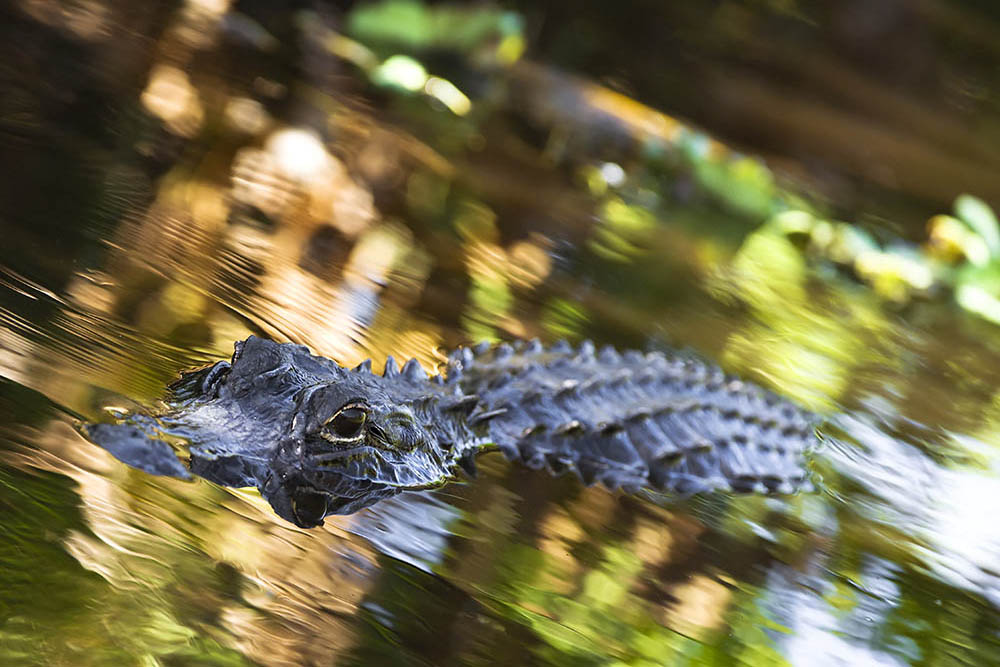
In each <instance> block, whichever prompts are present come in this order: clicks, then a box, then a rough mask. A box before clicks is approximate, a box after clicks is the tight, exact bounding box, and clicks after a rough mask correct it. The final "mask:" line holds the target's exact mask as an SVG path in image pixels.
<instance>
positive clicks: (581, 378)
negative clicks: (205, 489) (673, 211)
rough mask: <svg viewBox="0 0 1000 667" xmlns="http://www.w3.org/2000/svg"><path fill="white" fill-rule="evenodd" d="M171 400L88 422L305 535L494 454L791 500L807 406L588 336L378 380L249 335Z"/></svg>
mask: <svg viewBox="0 0 1000 667" xmlns="http://www.w3.org/2000/svg"><path fill="white" fill-rule="evenodd" d="M166 406H167V407H166V409H165V410H162V411H160V412H159V413H149V414H145V413H141V412H134V413H131V414H128V415H126V416H124V417H122V418H121V419H119V420H118V421H117V422H115V423H97V424H84V425H82V430H83V432H84V433H85V435H86V436H87V437H88V438H90V439H91V440H92V441H94V442H95V443H97V444H98V445H100V446H102V447H104V448H105V449H107V450H108V451H110V452H111V453H112V454H114V455H115V456H116V457H117V458H119V459H121V460H122V461H124V462H126V463H128V464H130V465H133V466H135V467H137V468H140V469H142V470H145V471H147V472H150V473H154V474H161V475H173V476H177V477H189V476H190V473H194V474H196V475H199V476H201V477H204V478H206V479H209V480H211V481H213V482H216V483H218V484H222V485H226V486H236V487H242V486H256V487H257V488H258V489H259V490H260V492H261V494H262V495H263V497H264V498H265V499H267V500H268V502H270V503H271V506H272V507H273V508H274V510H275V512H277V514H278V515H280V516H281V517H283V518H285V519H287V520H290V521H292V522H294V523H295V524H297V525H299V526H302V527H312V526H316V525H319V524H321V523H322V522H323V518H324V517H325V516H327V515H329V514H346V513H350V512H354V511H357V510H359V509H361V508H363V507H366V506H368V505H371V504H373V503H375V502H377V501H378V500H380V499H382V498H385V497H388V496H391V495H394V494H396V493H399V492H400V491H405V490H410V489H425V488H433V487H437V486H440V485H442V484H444V483H446V482H447V481H448V480H450V479H452V478H453V477H454V475H455V474H456V472H457V471H458V470H459V469H465V470H466V471H469V472H470V473H471V472H473V471H474V462H473V461H474V458H475V456H476V455H478V454H480V453H482V452H485V451H490V450H500V451H501V452H503V454H504V455H505V456H506V457H507V458H508V459H512V460H517V461H521V462H523V463H525V464H527V465H528V466H531V467H533V468H543V467H545V468H548V469H549V470H551V471H552V472H553V473H563V472H566V471H570V470H572V471H575V472H576V473H577V474H578V475H579V476H580V478H581V479H582V480H583V481H584V482H585V483H587V484H592V483H594V482H601V483H603V484H605V485H606V486H608V487H609V488H612V489H614V488H622V489H624V490H626V491H630V492H631V491H636V490H639V489H643V488H647V489H652V490H656V491H662V492H669V493H677V494H684V495H688V494H692V493H698V492H702V491H712V490H728V491H736V492H760V493H782V494H783V493H792V492H794V491H796V490H798V489H800V488H802V487H803V486H805V485H807V484H808V480H807V469H806V465H805V454H806V453H807V451H808V450H809V449H810V448H811V447H812V445H813V444H815V442H816V435H815V432H814V426H815V422H816V419H815V417H814V416H813V415H810V414H809V413H807V412H805V411H804V410H802V409H800V408H798V407H797V406H795V405H793V404H792V403H790V402H788V401H787V400H785V399H782V398H780V397H778V396H776V395H775V394H772V393H770V392H768V391H765V390H764V389H761V388H760V387H757V386H756V385H753V384H750V383H747V382H744V381H741V380H739V379H737V378H734V377H732V376H728V375H726V374H724V373H723V372H722V371H721V370H719V369H718V368H716V367H714V366H711V365H708V364H705V363H703V362H701V361H697V360H694V359H690V358H685V357H682V356H676V357H674V356H670V355H667V354H664V353H661V352H652V353H648V354H643V353H639V352H633V351H629V352H624V353H619V352H617V351H615V350H614V349H612V348H610V347H607V348H603V349H601V350H599V351H598V350H595V349H594V346H593V345H592V344H590V343H583V344H582V345H580V346H578V347H575V348H574V347H572V346H570V345H569V344H566V343H558V344H556V345H553V346H550V347H544V346H542V345H541V344H540V343H538V342H537V341H530V342H524V341H522V342H518V343H515V344H513V345H510V344H500V345H487V344H481V345H478V346H475V347H472V348H469V347H463V348H459V349H458V350H456V351H454V352H453V353H452V354H451V355H450V356H449V358H448V362H447V365H446V367H445V368H444V369H443V370H442V373H441V374H439V375H436V376H433V377H428V376H427V374H426V373H425V372H424V370H423V369H422V368H421V366H420V364H419V363H418V362H417V361H416V360H410V361H409V362H407V363H406V364H405V365H404V366H403V367H402V368H399V367H398V366H397V364H396V362H395V361H394V360H393V359H392V358H391V357H390V358H389V359H388V360H387V361H386V365H385V370H384V371H383V373H382V374H381V375H378V374H376V373H373V372H372V369H371V363H370V362H365V363H363V364H361V365H360V366H358V367H357V368H354V369H350V370H349V369H346V368H342V367H341V366H339V365H338V364H336V363H335V362H333V361H331V360H329V359H325V358H323V357H317V356H314V355H312V354H310V353H309V350H308V349H307V348H305V347H303V346H301V345H293V344H290V343H281V344H279V343H275V342H273V341H269V340H266V339H262V338H257V337H254V336H251V337H250V338H248V339H247V340H245V341H241V342H238V343H236V349H235V353H234V354H233V358H232V361H231V362H226V361H220V362H218V363H216V364H215V365H213V366H210V367H208V368H205V369H202V370H199V371H195V372H191V373H186V374H184V376H183V377H182V378H181V380H179V381H178V382H176V383H175V384H174V385H172V394H171V396H170V397H169V398H168V399H167V401H166ZM178 449H186V451H187V455H188V457H189V458H188V459H187V464H186V465H185V464H184V463H182V462H181V459H179V458H178V456H177V453H176V452H177V450H178ZM189 471H190V472H189Z"/></svg>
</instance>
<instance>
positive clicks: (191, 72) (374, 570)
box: [0, 0, 1000, 665]
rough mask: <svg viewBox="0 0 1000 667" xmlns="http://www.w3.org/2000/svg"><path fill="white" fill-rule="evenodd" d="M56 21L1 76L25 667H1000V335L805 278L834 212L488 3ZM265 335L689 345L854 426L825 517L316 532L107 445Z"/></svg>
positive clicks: (399, 515) (388, 513) (486, 516)
mask: <svg viewBox="0 0 1000 667" xmlns="http://www.w3.org/2000/svg"><path fill="white" fill-rule="evenodd" d="M44 4H45V3H36V2H30V1H24V2H20V3H17V9H16V12H17V23H16V25H15V26H14V27H13V28H10V29H8V28H3V29H0V32H4V33H7V32H12V31H15V30H16V31H20V32H18V34H19V35H21V34H23V35H29V36H32V37H34V38H35V39H36V40H39V41H40V42H44V43H47V44H49V47H50V49H51V51H52V53H53V54H55V55H54V58H55V60H57V61H59V63H60V67H57V68H55V70H54V71H53V72H51V73H48V74H46V72H38V71H34V70H32V71H25V72H24V73H20V72H18V71H16V68H15V69H13V70H11V71H10V72H5V74H4V76H6V77H9V78H10V79H11V89H12V91H14V92H16V93H17V94H13V93H12V94H11V95H10V96H5V101H4V103H3V104H4V105H6V106H5V107H4V109H5V111H3V112H0V126H2V130H3V133H2V134H0V142H2V143H3V146H4V148H7V149H9V150H10V151H11V153H12V154H13V156H14V157H15V158H17V159H18V161H17V162H12V161H7V162H6V164H7V165H8V166H7V167H5V169H4V175H5V177H7V178H8V181H9V183H8V184H7V185H8V186H9V187H6V188H5V190H4V191H3V197H4V199H3V201H4V203H5V204H6V203H12V205H11V208H10V209H9V210H7V211H3V214H4V216H5V220H4V224H5V228H4V232H5V245H4V246H3V247H2V248H0V376H2V377H0V662H3V663H4V664H72V665H86V664H94V665H103V664H125V663H130V664H219V665H223V664H226V665H229V664H266V665H302V664H332V663H343V664H362V663H365V664H372V663H373V662H374V663H376V664H382V663H392V664H415V663H416V664H466V663H490V664H497V663H499V664H549V663H552V664H580V663H585V664H635V665H657V664H665V663H666V664H719V665H728V664H739V663H744V664H754V665H756V664H775V665H780V664H795V665H825V664H830V665H833V664H880V665H883V664H884V665H897V664H928V665H930V664H951V663H953V662H954V663H970V664H984V663H989V662H990V661H992V660H994V658H993V656H995V655H997V654H998V648H1000V647H998V646H997V644H998V643H1000V581H998V579H997V577H998V572H1000V535H998V534H997V533H996V531H995V530H994V528H993V525H994V524H995V521H993V520H992V519H993V516H994V515H995V514H996V513H997V510H1000V507H996V502H997V501H996V498H1000V475H998V472H1000V467H998V464H997V456H996V451H997V449H996V448H997V445H998V444H1000V438H998V431H997V425H998V423H1000V421H998V420H1000V412H998V409H997V406H998V400H997V394H996V391H995V386H996V385H997V381H998V380H1000V346H998V345H997V343H996V341H997V340H998V338H997V334H996V331H995V330H994V328H993V326H992V325H990V324H989V323H987V322H984V321H973V320H970V319H964V318H963V317H962V316H960V314H959V311H957V310H956V309H954V308H952V307H951V306H950V305H949V304H947V303H945V302H944V301H931V300H928V301H926V302H916V301H914V302H913V303H912V304H910V305H911V307H910V309H909V310H908V311H905V312H900V311H898V310H895V309H894V307H893V306H892V305H887V303H886V300H885V299H883V298H881V297H880V294H879V292H878V290H873V289H869V288H868V287H866V286H864V285H862V284H861V283H859V282H857V281H855V280H851V279H848V278H845V277H844V276H838V275H831V274H830V273H829V272H827V271H826V270H825V269H824V267H817V266H816V265H815V264H814V263H812V262H810V260H809V255H808V253H803V252H802V249H801V248H800V247H799V246H797V245H796V242H795V241H796V239H795V236H794V234H790V233H787V231H788V230H787V229H785V230H783V231H782V230H779V229H778V228H779V227H780V224H778V223H775V222H774V220H772V222H771V223H770V224H767V225H763V226H761V223H763V222H765V220H767V219H769V218H772V216H774V215H775V214H776V213H779V212H781V211H785V210H788V209H796V210H798V209H802V210H811V209H810V207H809V205H808V204H806V203H804V202H803V201H801V198H799V197H798V196H797V195H793V194H790V192H788V191H786V190H784V189H782V187H780V186H779V184H778V179H776V177H775V176H774V175H773V174H772V173H771V172H770V170H768V169H767V168H766V167H765V166H764V165H763V164H762V163H761V162H759V161H758V160H754V159H749V158H745V157H742V156H740V155H737V154H735V153H733V152H732V151H730V150H729V149H727V148H726V147H725V146H723V145H722V144H720V143H718V142H716V141H714V140H711V139H709V138H708V137H706V136H705V135H703V134H701V133H699V132H696V131H694V130H692V129H690V128H687V127H685V126H684V125H683V124H681V123H680V122H679V121H677V120H675V119H673V118H670V117H669V116H666V115H664V114H661V113H659V112H656V111H653V110H650V109H648V108H646V107H644V106H642V105H641V104H639V103H637V102H635V101H633V100H631V99H630V98H629V97H627V96H625V95H622V94H620V93H617V92H611V91H610V90H608V89H606V88H605V87H602V86H599V85H597V84H595V83H593V82H588V81H583V80H579V79H575V78H573V77H570V76H568V75H565V74H562V73H559V72H557V71H555V70H553V69H550V68H548V67H546V66H544V65H541V64H537V63H527V62H520V63H518V62H516V61H517V60H518V57H519V56H520V54H521V52H522V51H523V49H524V36H523V32H522V31H523V25H522V23H521V19H520V18H519V17H518V16H517V15H514V14H511V13H509V12H502V11H498V10H493V9H490V8H488V7H487V8H484V9H483V10H482V12H481V13H477V12H476V11H473V10H468V13H464V12H466V10H457V9H453V8H447V7H444V8H424V7H422V6H421V5H419V4H417V3H409V2H405V3H403V2H401V3H385V4H380V5H378V6H377V7H372V6H370V7H369V10H370V13H361V14H352V15H350V16H347V17H338V16H333V15H332V14H331V15H327V14H326V13H324V12H323V11H319V10H314V11H313V12H312V13H298V14H295V15H294V16H289V15H288V14H287V13H283V12H276V13H273V14H272V13H268V12H266V11H263V10H261V9H258V10H257V11H253V10H252V9H248V8H246V7H243V6H242V5H243V3H238V4H240V6H239V7H236V6H233V7H230V6H229V3H225V2H200V1H199V2H196V1H193V0H192V1H189V2H183V3H179V4H178V5H177V6H176V7H173V8H167V9H161V10H158V13H157V15H156V16H138V15H135V14H132V13H130V12H129V11H127V10H126V9H125V8H124V7H118V6H116V5H114V4H113V3H103V4H102V3H100V2H93V3H76V4H74V3H70V5H66V6H64V7H63V8H62V9H60V10H58V11H56V10H54V9H51V8H49V7H47V6H43V5H44ZM379 12H387V14H386V15H385V16H387V17H388V18H385V16H383V15H382V14H380V13H379ZM401 16H402V17H404V18H406V17H408V21H409V22H402V23H399V20H400V17H401ZM341 18H343V20H342V21H341V20H340V19H341ZM403 25H406V26H410V27H411V28H412V31H411V32H406V31H404V32H403V33H400V29H401V26H403ZM352 26H353V28H352ZM125 28H128V30H124V29H125ZM123 30H124V32H122V31H123ZM351 30H353V32H350V34H347V33H346V32H345V31H351ZM119 34H129V35H145V38H144V39H143V40H136V39H132V38H127V39H126V38H121V39H118V38H117V35H119ZM14 38H15V37H12V39H14ZM16 39H17V40H18V41H17V44H18V45H19V46H18V48H27V46H26V45H25V43H24V42H25V39H26V38H25V37H23V36H22V37H16ZM428 44H433V45H435V49H437V50H434V49H430V50H428V51H426V52H424V51H422V49H423V48H425V47H427V45H428ZM290 45H294V47H292V46H290ZM407 49H411V50H407ZM15 53H19V51H17V50H16V49H15ZM447 54H451V55H450V56H447ZM424 56H426V57H424ZM446 56H447V57H446ZM76 62H83V63H87V64H88V65H90V67H83V68H77V66H76V65H75V64H74V63H76ZM414 65H416V66H417V67H418V68H419V69H415V68H414V67H413V66H414ZM63 69H67V71H70V70H71V71H73V72H76V73H77V75H78V78H77V79H73V78H72V77H69V76H67V75H65V74H62V75H60V77H58V78H53V77H55V76H56V74H57V73H58V72H61V71H62V70H63ZM415 75H419V76H417V78H414V76H415ZM46 76H48V78H46ZM417 79H419V81H418V84H419V85H416V84H414V85H410V84H412V82H413V81H417ZM42 80H46V81H52V82H57V83H53V86H57V85H58V86H62V88H60V89H59V90H61V91H63V92H64V93H65V95H61V94H55V93H54V92H53V91H52V90H51V89H49V88H45V87H44V86H41V85H40V84H41V81H42ZM407 82H410V83H409V84H407ZM403 84H407V85H403ZM513 84H516V85H513ZM88 96H89V97H88ZM101 110H103V111H101ZM95 114H96V115H95ZM40 145H45V146H47V147H48V149H51V150H49V151H48V152H46V151H40V150H39V149H38V147H39V146H40ZM12 164H20V165H21V166H22V170H21V173H18V172H17V170H16V168H15V167H12V166H10V165H12ZM43 175H44V176H45V178H44V179H43V178H42V176H43ZM38 183H43V184H50V185H51V184H56V183H58V184H59V188H60V189H59V190H58V194H59V195H60V199H59V202H58V203H56V202H55V201H54V199H53V201H52V202H50V201H48V198H50V197H54V195H52V194H51V193H50V192H48V191H46V190H45V188H39V186H38V185H37V184H38ZM32 184H34V185H32ZM53 187H54V185H53ZM955 194H957V193H955ZM52 216H56V217H55V219H52ZM817 219H818V218H817ZM778 220H779V223H780V218H779V219H778ZM786 222H787V218H786ZM939 223H940V220H939ZM8 224H9V226H8ZM933 230H937V231H934V232H933V233H934V234H936V235H937V236H935V238H937V237H939V236H940V234H941V231H940V224H937V225H936V226H934V227H933ZM962 233H963V234H965V235H966V236H967V235H968V233H967V232H962ZM966 236H962V238H966ZM973 241H975V239H973ZM970 243H972V242H971V241H970ZM967 245H968V244H967ZM974 245H975V244H974V243H973V246H974ZM970 247H972V246H970ZM975 247H978V246H975ZM966 254H968V253H966ZM972 255H973V256H975V252H973V253H972ZM984 261H985V260H984ZM925 296H926V297H928V298H930V297H932V296H933V295H932V294H930V295H925ZM249 333H257V334H264V335H268V336H270V337H273V338H276V339H279V340H292V341H295V342H300V343H305V344H307V345H309V346H310V347H311V348H312V349H313V350H314V351H315V352H317V353H320V354H324V355H327V356H330V357H332V358H334V359H335V360H337V361H338V362H340V363H341V364H344V365H353V364H355V363H357V362H359V361H361V360H362V359H364V358H367V357H373V358H374V359H375V361H376V362H380V361H381V360H382V359H384V357H385V356H386V355H388V354H392V355H395V356H396V357H405V358H409V357H416V358H418V359H419V360H421V362H422V363H423V364H424V365H425V366H427V367H433V366H434V365H435V364H437V363H440V361H441V360H442V359H443V357H442V355H441V353H440V349H441V348H448V347H451V346H453V345H455V344H457V343H463V342H469V341H474V340H480V339H507V338H511V337H515V336H540V337H541V338H543V339H544V340H547V341H552V340H556V339H559V338H569V339H573V340H578V339H581V338H584V337H591V338H594V339H596V340H599V341H600V342H607V343H613V344H615V345H618V346H619V347H658V346H664V345H667V344H673V345H674V346H680V347H689V348H693V349H695V350H696V351H698V352H700V353H702V354H704V355H706V356H709V357H711V358H713V359H716V360H718V361H720V362H721V363H723V365H724V366H725V367H726V368H727V369H728V370H732V371H734V372H738V373H740V374H742V375H744V376H746V377H748V378H751V379H754V380H756V381H759V382H761V383H763V384H765V385H768V386H770V387H772V388H775V389H776V390H778V391H780V392H782V393H783V394H786V395H788V396H790V397H793V398H795V399H796V400H798V401H799V402H801V403H803V404H806V405H808V406H810V407H813V408H817V409H819V410H822V411H824V412H825V413H826V414H828V415H830V419H829V421H828V423H827V424H826V425H825V426H824V428H823V432H824V436H825V439H826V441H827V442H826V446H825V447H824V448H823V449H822V450H821V451H819V452H818V453H817V454H816V457H815V464H814V467H815V472H816V482H817V487H818V490H817V491H816V492H815V493H810V494H801V495H799V496H795V497H790V498H783V499H775V498H756V497H729V496H724V495H713V496H706V497H696V498H692V499H688V500H683V501H679V500H676V499H670V498H663V497H656V496H648V495H641V496H623V495H618V494H613V493H610V492H608V491H607V490H605V489H603V488H600V487H597V488H582V487H581V486H580V485H579V483H578V482H577V481H576V480H575V479H571V478H552V477H550V476H549V475H547V474H545V473H542V472H533V471H530V470H526V469H520V468H518V467H516V466H510V465H508V464H507V463H506V462H505V461H504V460H503V459H502V458H501V457H499V456H496V455H487V456H486V457H485V458H483V459H481V464H482V465H481V472H480V475H479V477H478V478H477V479H475V480H467V481H462V482H456V483H453V484H451V485H449V486H447V487H445V488H444V489H441V490H438V491H435V492H429V493H424V494H407V495H403V496H400V497H398V498H395V499H392V500H391V501H386V502H383V503H381V504H380V505H377V506H375V507H373V508H370V509H368V510H365V511H362V512H359V513H357V514H355V515H352V516H348V517H330V518H328V519H327V521H326V525H325V526H324V527H323V528H321V529H314V530H309V531H303V530H300V529H297V528H295V527H294V526H292V525H291V524H288V523H287V522H284V521H282V520H280V519H278V518H277V517H275V516H274V515H273V513H272V512H271V510H270V508H269V507H268V506H267V504H266V503H265V502H264V501H263V500H262V499H261V498H260V497H259V496H257V495H256V494H255V493H253V492H250V491H244V490H236V491H234V490H229V489H223V488H220V487H216V486H214V485H212V484H209V483H207V482H204V481H196V482H185V481H181V480H176V479H165V478H154V477H151V476H148V475H145V474H143V473H141V472H139V471H136V470H132V469H129V468H127V467H126V466H124V465H122V464H120V463H118V462H117V461H115V460H114V459H113V458H111V457H110V456H109V455H108V454H107V453H106V452H104V451H103V450H101V449H99V448H97V447H94V446H92V445H90V444H89V443H87V442H85V441H84V440H83V439H82V438H81V437H80V436H79V435H78V434H77V432H76V431H75V430H74V428H73V423H74V420H75V419H77V418H85V419H93V418H94V417H96V416H98V415H99V413H100V412H101V411H102V410H117V409H123V408H128V407H129V406H130V405H132V401H138V402H143V403H148V402H150V401H154V400H156V398H157V397H159V396H161V395H162V391H163V387H164V386H165V385H166V384H167V383H169V382H170V381H171V380H172V379H174V378H175V377H176V374H177V372H178V371H179V370H181V369H186V368H191V367H194V366H198V365H200V364H204V363H206V362H208V361H211V360H214V359H217V358H220V357H228V356H229V354H230V353H231V349H232V341H234V340H238V339H242V338H245V337H246V335H248V334H249Z"/></svg>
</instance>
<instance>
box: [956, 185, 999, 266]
mask: <svg viewBox="0 0 1000 667" xmlns="http://www.w3.org/2000/svg"><path fill="white" fill-rule="evenodd" d="M955 214H956V215H957V216H958V217H959V218H960V219H961V220H962V222H964V223H965V224H967V225H968V226H969V227H971V228H972V229H973V230H974V231H975V232H976V233H977V234H979V235H980V236H981V237H983V241H985V242H986V247H988V248H989V249H990V254H991V255H992V256H993V257H997V256H998V255H1000V225H998V224H997V216H996V214H994V213H993V209H991V208H990V207H989V205H988V204H987V203H986V202H984V201H983V200H982V199H979V198H978V197H973V196H972V195H967V194H966V195H960V196H959V197H958V199H956V200H955Z"/></svg>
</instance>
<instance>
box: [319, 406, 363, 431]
mask: <svg viewBox="0 0 1000 667" xmlns="http://www.w3.org/2000/svg"><path fill="white" fill-rule="evenodd" d="M367 419H368V413H367V412H365V410H364V409H362V408H359V407H350V408H344V409H343V410H341V411H340V412H338V413H337V414H335V415H334V416H333V418H332V419H331V420H330V421H328V422H327V423H326V426H327V428H329V429H330V430H331V431H332V432H333V433H335V434H336V435H337V436H338V437H340V438H354V437H356V436H357V435H358V433H360V432H361V427H362V426H364V425H365V420H367Z"/></svg>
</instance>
